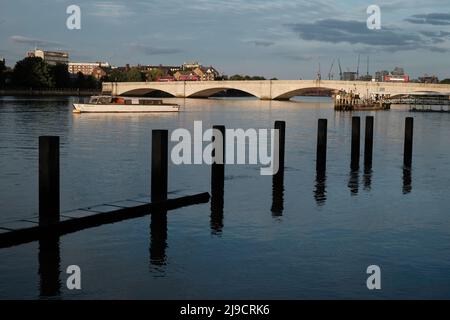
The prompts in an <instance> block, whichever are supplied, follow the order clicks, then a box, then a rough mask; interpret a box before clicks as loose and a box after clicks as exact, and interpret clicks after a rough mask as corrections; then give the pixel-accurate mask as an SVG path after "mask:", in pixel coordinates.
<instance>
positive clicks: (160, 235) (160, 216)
mask: <svg viewBox="0 0 450 320" xmlns="http://www.w3.org/2000/svg"><path fill="white" fill-rule="evenodd" d="M150 233H151V237H150V263H151V264H152V265H156V266H161V265H165V264H166V248H167V211H162V212H154V213H152V214H151V222H150Z"/></svg>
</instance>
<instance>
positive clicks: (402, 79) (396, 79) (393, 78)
mask: <svg viewBox="0 0 450 320" xmlns="http://www.w3.org/2000/svg"><path fill="white" fill-rule="evenodd" d="M384 82H409V76H408V75H407V74H404V75H397V76H396V75H393V74H390V75H387V76H384Z"/></svg>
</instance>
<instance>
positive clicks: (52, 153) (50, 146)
mask: <svg viewBox="0 0 450 320" xmlns="http://www.w3.org/2000/svg"><path fill="white" fill-rule="evenodd" d="M59 215H60V190H59V137H54V136H53V137H52V136H41V137H39V226H40V227H49V226H51V225H53V224H57V223H59Z"/></svg>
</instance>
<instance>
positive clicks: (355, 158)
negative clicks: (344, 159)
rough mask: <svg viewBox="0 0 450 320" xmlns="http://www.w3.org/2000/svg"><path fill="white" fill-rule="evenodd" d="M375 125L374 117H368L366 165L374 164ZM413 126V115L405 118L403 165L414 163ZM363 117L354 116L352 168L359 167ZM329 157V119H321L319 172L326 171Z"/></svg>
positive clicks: (365, 145) (317, 166) (319, 127)
mask: <svg viewBox="0 0 450 320" xmlns="http://www.w3.org/2000/svg"><path fill="white" fill-rule="evenodd" d="M373 125H374V117H373V116H367V117H366V130H365V137H364V138H365V139H364V166H365V167H366V168H367V167H371V166H372V157H373V136H374V135H373ZM413 127H414V119H413V118H411V117H408V118H406V120H405V141H404V152H403V165H404V166H405V168H410V167H411V164H412V150H413ZM360 141H361V118H360V117H352V142H351V161H350V167H351V169H352V170H358V169H359V162H360V155H361V148H360ZM326 159H327V119H319V124H318V133H317V162H316V169H317V171H318V172H325V170H326V161H327V160H326Z"/></svg>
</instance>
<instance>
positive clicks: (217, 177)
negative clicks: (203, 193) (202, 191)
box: [210, 126, 225, 235]
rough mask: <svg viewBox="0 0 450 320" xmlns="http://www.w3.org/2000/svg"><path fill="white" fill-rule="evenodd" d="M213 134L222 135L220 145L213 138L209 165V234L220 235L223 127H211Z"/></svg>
mask: <svg viewBox="0 0 450 320" xmlns="http://www.w3.org/2000/svg"><path fill="white" fill-rule="evenodd" d="M213 130H214V131H215V134H216V133H217V131H218V132H220V133H221V135H222V139H221V140H222V143H220V140H219V139H217V137H216V136H213V146H214V148H213V151H212V159H213V163H212V165H211V220H210V225H211V233H212V234H215V235H220V234H221V233H222V229H223V207H224V200H223V197H224V187H225V126H213ZM216 130H217V131H216Z"/></svg>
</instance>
